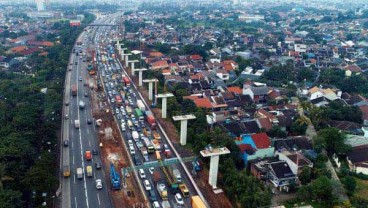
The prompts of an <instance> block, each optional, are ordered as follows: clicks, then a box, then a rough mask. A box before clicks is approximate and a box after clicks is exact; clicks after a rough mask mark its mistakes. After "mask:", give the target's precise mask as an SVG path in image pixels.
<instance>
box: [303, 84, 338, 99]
mask: <svg viewBox="0 0 368 208" xmlns="http://www.w3.org/2000/svg"><path fill="white" fill-rule="evenodd" d="M341 94H342V92H341V90H336V89H330V88H326V89H323V88H318V87H316V86H315V87H313V88H311V89H309V90H308V96H309V97H308V100H309V101H312V100H314V99H317V98H320V97H324V98H326V99H327V100H329V101H332V100H336V99H340V98H341Z"/></svg>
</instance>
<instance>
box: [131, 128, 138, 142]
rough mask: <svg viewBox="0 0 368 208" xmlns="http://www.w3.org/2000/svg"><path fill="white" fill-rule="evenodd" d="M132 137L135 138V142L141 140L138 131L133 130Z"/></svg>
mask: <svg viewBox="0 0 368 208" xmlns="http://www.w3.org/2000/svg"><path fill="white" fill-rule="evenodd" d="M132 137H133V139H134V141H135V142H137V141H138V140H139V134H138V132H137V131H133V132H132Z"/></svg>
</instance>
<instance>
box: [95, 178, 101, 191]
mask: <svg viewBox="0 0 368 208" xmlns="http://www.w3.org/2000/svg"><path fill="white" fill-rule="evenodd" d="M96 188H97V189H98V190H100V189H102V181H101V179H97V180H96Z"/></svg>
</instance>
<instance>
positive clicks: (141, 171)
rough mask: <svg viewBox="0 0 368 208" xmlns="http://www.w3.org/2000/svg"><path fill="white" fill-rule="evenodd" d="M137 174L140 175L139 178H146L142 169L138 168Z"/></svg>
mask: <svg viewBox="0 0 368 208" xmlns="http://www.w3.org/2000/svg"><path fill="white" fill-rule="evenodd" d="M139 176H140V177H141V179H144V178H146V173H145V172H144V170H143V169H139Z"/></svg>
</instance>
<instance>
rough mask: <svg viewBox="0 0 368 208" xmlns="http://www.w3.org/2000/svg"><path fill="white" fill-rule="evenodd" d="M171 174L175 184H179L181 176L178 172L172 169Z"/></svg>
mask: <svg viewBox="0 0 368 208" xmlns="http://www.w3.org/2000/svg"><path fill="white" fill-rule="evenodd" d="M172 174H173V175H174V177H175V179H176V181H177V182H179V183H181V182H182V181H181V174H180V171H179V170H178V169H176V168H174V169H172Z"/></svg>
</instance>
